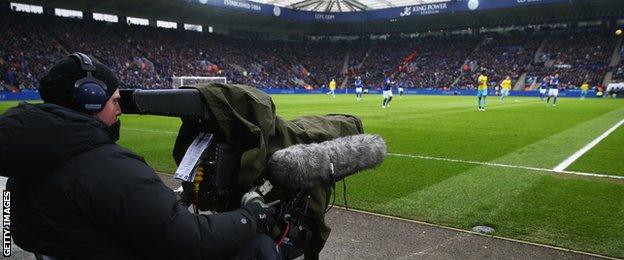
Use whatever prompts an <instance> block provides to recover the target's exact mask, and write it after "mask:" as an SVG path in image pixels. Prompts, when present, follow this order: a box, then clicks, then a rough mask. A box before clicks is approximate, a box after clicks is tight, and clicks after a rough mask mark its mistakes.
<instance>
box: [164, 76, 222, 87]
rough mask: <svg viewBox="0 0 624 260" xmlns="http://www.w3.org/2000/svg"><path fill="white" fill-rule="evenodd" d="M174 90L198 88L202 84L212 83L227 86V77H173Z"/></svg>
mask: <svg viewBox="0 0 624 260" xmlns="http://www.w3.org/2000/svg"><path fill="white" fill-rule="evenodd" d="M172 81H173V88H180V87H183V86H184V87H187V86H196V85H201V84H208V83H212V82H217V83H223V84H227V78H226V77H196V76H182V77H173V78H172Z"/></svg>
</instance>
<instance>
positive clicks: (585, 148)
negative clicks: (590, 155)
mask: <svg viewBox="0 0 624 260" xmlns="http://www.w3.org/2000/svg"><path fill="white" fill-rule="evenodd" d="M622 124H624V119H622V120H620V122H618V123H616V124H615V125H614V126H613V127H611V128H609V130H607V131H605V132H604V133H602V134H601V135H600V136H598V137H596V139H594V140H593V141H591V142H590V143H588V144H587V145H585V146H583V148H581V149H580V150H578V151H576V153H574V154H572V156H570V157H568V158H567V159H565V160H564V161H563V162H561V163H560V164H559V165H557V166H556V167H555V168H553V170H555V171H563V170H565V169H566V168H568V166H570V164H572V163H573V162H574V161H576V160H577V159H578V158H579V157H581V156H582V155H583V154H585V153H586V152H587V151H589V150H590V149H592V148H593V147H594V146H596V145H597V144H598V143H600V141H602V139H605V138H606V137H607V136H608V135H609V134H611V133H612V132H613V131H615V129H617V128H618V127H619V126H621V125H622Z"/></svg>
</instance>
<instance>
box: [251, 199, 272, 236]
mask: <svg viewBox="0 0 624 260" xmlns="http://www.w3.org/2000/svg"><path fill="white" fill-rule="evenodd" d="M243 208H244V209H246V210H247V211H249V213H250V214H251V215H252V216H254V217H255V218H256V224H257V226H258V232H261V233H267V232H268V231H269V229H270V228H271V226H272V225H273V215H274V214H275V212H276V210H275V208H274V207H270V206H267V205H266V204H264V203H263V202H262V201H260V200H253V201H250V202H248V203H247V204H245V206H244V207H243Z"/></svg>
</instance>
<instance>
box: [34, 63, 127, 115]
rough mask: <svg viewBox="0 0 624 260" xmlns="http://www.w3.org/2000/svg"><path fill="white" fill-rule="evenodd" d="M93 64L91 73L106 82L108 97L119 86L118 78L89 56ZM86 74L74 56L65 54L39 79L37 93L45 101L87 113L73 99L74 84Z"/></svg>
mask: <svg viewBox="0 0 624 260" xmlns="http://www.w3.org/2000/svg"><path fill="white" fill-rule="evenodd" d="M89 57H90V58H91V60H92V61H93V65H94V66H95V71H93V72H91V75H92V76H93V77H94V78H96V79H98V80H101V81H102V82H104V84H106V96H107V97H108V98H110V97H111V96H112V95H113V93H115V91H116V90H117V88H118V87H119V80H118V79H117V77H116V76H115V74H114V73H113V72H112V71H111V70H110V69H109V68H108V67H106V65H104V64H102V63H101V62H99V61H98V60H96V59H95V58H93V57H91V56H89ZM86 76H87V72H86V71H84V70H83V69H82V68H81V67H80V64H79V62H78V60H77V59H76V58H72V57H70V56H67V57H65V58H63V59H62V60H60V61H59V62H57V63H56V64H54V66H53V67H52V68H50V70H49V71H48V72H47V73H46V75H45V76H43V78H41V79H40V80H39V95H40V96H41V99H43V101H44V102H46V103H54V104H57V105H60V106H63V107H66V108H69V109H72V110H75V111H79V112H83V113H89V112H88V111H87V110H85V109H84V108H81V107H80V105H79V104H78V102H77V101H76V100H75V99H74V84H75V83H76V81H78V80H79V79H82V78H84V77H86Z"/></svg>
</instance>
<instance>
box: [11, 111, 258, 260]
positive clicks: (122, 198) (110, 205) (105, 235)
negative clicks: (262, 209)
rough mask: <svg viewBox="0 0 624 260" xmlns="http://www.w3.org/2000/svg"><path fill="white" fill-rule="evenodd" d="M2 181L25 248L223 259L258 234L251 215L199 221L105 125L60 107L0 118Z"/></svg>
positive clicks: (98, 255) (63, 253)
mask: <svg viewBox="0 0 624 260" xmlns="http://www.w3.org/2000/svg"><path fill="white" fill-rule="evenodd" d="M0 175H3V176H8V177H9V181H8V183H7V189H8V190H10V191H11V232H12V235H13V239H14V241H15V243H16V244H17V245H19V246H20V247H22V248H23V249H25V250H28V251H31V252H35V253H40V254H45V255H51V256H57V257H69V258H80V259H126V258H132V259H136V258H149V259H174V258H175V259H198V258H211V259H214V258H223V257H226V256H227V255H229V254H231V253H235V252H236V251H238V250H239V249H241V248H242V247H243V246H245V244H247V243H248V242H249V241H250V240H251V239H252V238H253V237H254V236H255V235H256V232H255V231H256V223H255V219H254V218H252V216H251V215H250V214H249V213H248V212H247V211H246V210H244V209H239V210H236V211H231V212H227V213H223V214H218V215H210V216H206V215H195V214H191V213H190V212H189V211H188V210H187V209H186V208H185V207H184V206H182V205H180V204H178V203H177V202H176V197H175V195H174V193H173V191H172V190H171V189H169V188H168V187H166V186H165V185H164V184H163V183H162V181H161V180H160V179H159V178H158V176H156V174H155V172H154V170H152V169H151V168H150V167H149V166H148V165H147V164H146V163H145V161H144V160H143V158H141V157H140V156H137V155H135V154H134V153H132V152H131V151H129V150H127V149H124V148H122V147H120V146H118V145H116V144H115V141H114V140H113V138H111V137H110V134H109V133H108V132H107V128H106V127H105V126H104V125H103V124H102V123H101V122H100V121H98V120H96V119H93V118H91V117H89V116H87V115H85V114H81V113H78V112H74V111H71V110H68V109H65V108H63V107H60V106H57V105H53V104H39V105H31V104H26V103H22V104H20V105H19V106H17V107H14V108H11V109H10V110H8V111H7V112H6V113H5V114H3V115H1V116H0Z"/></svg>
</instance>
